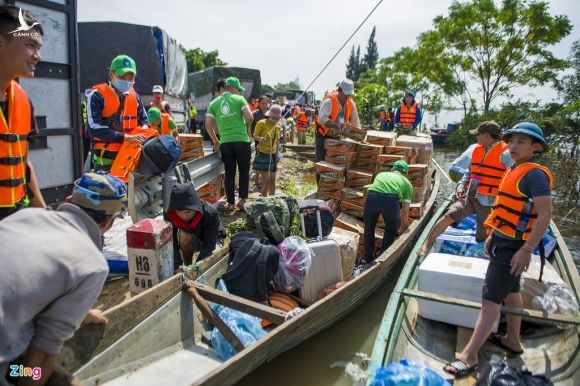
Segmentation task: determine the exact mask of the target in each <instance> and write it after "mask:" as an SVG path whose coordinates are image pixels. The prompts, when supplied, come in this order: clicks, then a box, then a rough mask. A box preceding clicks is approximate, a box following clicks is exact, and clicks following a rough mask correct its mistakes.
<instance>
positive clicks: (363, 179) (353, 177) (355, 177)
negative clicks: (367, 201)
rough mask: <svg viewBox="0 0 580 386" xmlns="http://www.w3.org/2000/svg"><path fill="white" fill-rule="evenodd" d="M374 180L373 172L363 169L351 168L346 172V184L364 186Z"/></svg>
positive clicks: (348, 185) (350, 186)
mask: <svg viewBox="0 0 580 386" xmlns="http://www.w3.org/2000/svg"><path fill="white" fill-rule="evenodd" d="M372 182H373V174H372V173H367V172H363V171H362V170H357V169H351V170H348V171H347V172H346V186H347V187H349V188H352V187H363V186H365V185H368V184H371V183H372Z"/></svg>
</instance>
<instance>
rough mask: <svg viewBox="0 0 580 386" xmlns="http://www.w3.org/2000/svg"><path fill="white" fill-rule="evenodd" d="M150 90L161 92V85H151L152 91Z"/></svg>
mask: <svg viewBox="0 0 580 386" xmlns="http://www.w3.org/2000/svg"><path fill="white" fill-rule="evenodd" d="M152 92H160V93H161V94H163V87H162V86H160V85H158V84H156V85H155V86H153V91H152Z"/></svg>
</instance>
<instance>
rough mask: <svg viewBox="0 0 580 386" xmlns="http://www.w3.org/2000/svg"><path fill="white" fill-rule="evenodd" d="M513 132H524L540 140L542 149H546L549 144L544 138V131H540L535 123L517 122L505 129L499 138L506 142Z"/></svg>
mask: <svg viewBox="0 0 580 386" xmlns="http://www.w3.org/2000/svg"><path fill="white" fill-rule="evenodd" d="M513 134H525V135H527V136H528V137H531V138H533V139H536V140H538V141H540V143H541V144H542V148H543V149H544V151H548V148H549V146H548V143H547V142H546V139H545V138H544V133H543V132H542V129H540V127H539V126H538V125H536V124H535V123H530V122H520V123H517V124H516V125H515V126H514V127H512V128H511V129H508V130H506V131H505V133H503V136H502V138H501V139H502V140H504V141H505V142H507V141H508V140H509V139H510V137H511V136H512V135H513Z"/></svg>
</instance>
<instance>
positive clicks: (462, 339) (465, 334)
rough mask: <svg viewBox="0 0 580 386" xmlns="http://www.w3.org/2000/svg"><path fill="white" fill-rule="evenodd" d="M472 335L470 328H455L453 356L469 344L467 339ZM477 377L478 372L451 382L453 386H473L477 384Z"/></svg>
mask: <svg viewBox="0 0 580 386" xmlns="http://www.w3.org/2000/svg"><path fill="white" fill-rule="evenodd" d="M472 333H473V330H472V329H471V328H465V327H461V326H457V341H456V343H455V355H457V354H458V353H460V352H461V351H462V350H463V348H464V347H465V346H466V345H467V342H469V338H470V337H471V334H472ZM477 376H478V372H477V371H475V372H472V373H471V374H469V375H467V376H465V377H462V378H456V379H455V380H454V381H453V386H473V385H475V383H476V382H477Z"/></svg>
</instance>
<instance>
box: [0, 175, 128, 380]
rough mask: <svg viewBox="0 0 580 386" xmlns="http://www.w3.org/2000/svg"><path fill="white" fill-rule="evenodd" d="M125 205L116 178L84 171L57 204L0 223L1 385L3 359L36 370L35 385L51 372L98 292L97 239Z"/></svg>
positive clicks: (101, 278)
mask: <svg viewBox="0 0 580 386" xmlns="http://www.w3.org/2000/svg"><path fill="white" fill-rule="evenodd" d="M126 207H127V188H126V186H125V184H124V183H123V181H121V180H120V179H118V178H116V177H114V176H110V175H104V174H96V173H86V174H84V175H83V176H82V177H81V178H79V179H78V180H77V181H75V183H74V187H73V192H72V195H71V197H70V201H69V202H68V203H64V204H61V205H60V206H59V207H58V209H57V210H55V211H47V210H45V209H40V208H26V209H23V210H21V211H18V212H17V213H15V214H13V215H12V216H9V217H8V218H6V219H5V220H3V221H2V222H0V243H1V245H2V248H1V250H0V261H2V262H4V264H3V266H2V270H0V282H1V283H3V289H2V291H0V385H3V384H5V383H4V382H3V381H4V376H5V374H6V371H5V370H6V369H7V368H8V365H9V363H10V362H13V363H15V364H18V365H23V366H25V367H39V368H41V369H42V378H41V380H38V384H45V383H46V382H47V381H48V379H49V378H50V377H51V374H52V373H53V371H54V369H55V366H56V364H57V356H58V353H59V351H60V349H61V347H62V345H63V343H64V342H65V341H66V340H67V339H69V338H70V337H72V335H73V334H74V332H75V330H76V329H78V328H79V326H80V325H81V323H82V322H83V320H84V319H85V316H87V312H88V311H89V309H90V308H91V306H92V305H93V304H94V303H95V301H96V299H97V297H98V296H99V293H100V292H101V289H102V287H103V283H104V282H105V279H106V278H107V274H108V271H109V269H108V266H107V262H106V260H105V258H104V257H103V255H102V253H101V250H100V249H101V238H102V235H103V233H105V232H106V231H107V230H108V229H110V228H111V226H112V224H113V220H114V219H115V217H117V216H120V215H122V214H123V213H125V212H126ZM32 229H33V230H34V232H35V233H34V241H33V242H31V238H30V232H31V230H32ZM35 384H36V382H35Z"/></svg>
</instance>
